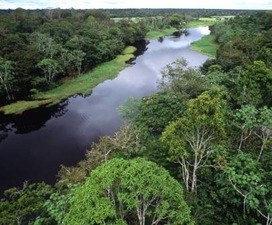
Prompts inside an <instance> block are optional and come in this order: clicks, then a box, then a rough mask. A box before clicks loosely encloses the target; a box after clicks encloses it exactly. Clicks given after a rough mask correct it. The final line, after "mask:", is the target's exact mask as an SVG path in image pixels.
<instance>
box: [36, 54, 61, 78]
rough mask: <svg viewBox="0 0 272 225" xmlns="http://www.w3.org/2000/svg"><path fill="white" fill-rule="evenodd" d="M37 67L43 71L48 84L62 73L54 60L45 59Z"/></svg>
mask: <svg viewBox="0 0 272 225" xmlns="http://www.w3.org/2000/svg"><path fill="white" fill-rule="evenodd" d="M37 67H38V68H40V69H41V70H42V71H43V73H44V77H45V79H46V80H47V81H48V82H51V81H53V80H54V77H55V76H56V75H57V74H58V73H60V72H62V68H61V66H60V65H59V63H58V62H57V61H56V60H54V59H43V60H42V61H41V62H39V63H38V64H37Z"/></svg>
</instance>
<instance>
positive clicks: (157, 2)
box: [0, 0, 272, 9]
mask: <svg viewBox="0 0 272 225" xmlns="http://www.w3.org/2000/svg"><path fill="white" fill-rule="evenodd" d="M18 7H21V8H26V9H37V8H47V7H53V8H57V7H59V8H75V9H89V8H221V9H272V1H271V0H224V1H223V0H220V1H219V0H191V1H187V0H186V1H185V0H179V1H178V0H167V1H165V0H148V1H145V2H143V1H131V0H76V1H74V0H46V1H45V0H0V9H8V8H11V9H15V8H18Z"/></svg>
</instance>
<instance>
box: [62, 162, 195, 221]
mask: <svg viewBox="0 0 272 225" xmlns="http://www.w3.org/2000/svg"><path fill="white" fill-rule="evenodd" d="M70 204H71V206H70V211H69V212H68V213H67V214H66V215H65V218H64V222H66V223H67V224H74V225H79V224H130V223H131V222H132V220H133V218H134V219H136V221H138V222H137V223H138V224H140V225H145V224H152V225H155V224H161V223H163V224H193V222H192V221H191V218H190V210H189V207H188V206H187V204H186V202H185V201H184V199H183V190H182V187H181V185H180V184H179V183H178V182H177V181H176V180H174V179H173V178H172V177H171V176H170V175H169V173H168V172H167V171H166V170H165V169H163V168H162V167H159V166H158V165H156V164H155V163H153V162H149V161H146V160H144V159H142V158H136V159H133V160H124V159H117V158H115V159H112V160H110V161H108V162H107V163H105V164H103V165H101V166H99V167H97V168H96V169H95V170H94V171H93V172H92V173H91V175H90V177H89V178H88V179H87V181H86V182H85V184H83V185H82V186H80V187H79V188H77V189H76V190H75V192H74V193H73V195H72V198H71V201H70ZM128 221H129V222H130V223H127V222H128Z"/></svg>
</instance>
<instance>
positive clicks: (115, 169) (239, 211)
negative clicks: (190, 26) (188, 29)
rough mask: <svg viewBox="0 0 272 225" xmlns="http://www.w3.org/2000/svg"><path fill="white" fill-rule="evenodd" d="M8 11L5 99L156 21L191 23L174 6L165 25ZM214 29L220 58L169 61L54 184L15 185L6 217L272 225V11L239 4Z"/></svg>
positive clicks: (112, 50) (0, 25) (83, 64)
mask: <svg viewBox="0 0 272 225" xmlns="http://www.w3.org/2000/svg"><path fill="white" fill-rule="evenodd" d="M110 13H112V12H110ZM124 15H125V13H124ZM152 16H153V15H152ZM0 17H1V19H0V36H1V40H3V41H1V43H0V56H1V58H0V82H1V83H0V84H1V89H0V91H1V99H3V96H5V99H6V101H5V103H4V102H3V103H2V104H6V103H7V102H9V101H11V100H13V99H18V98H28V97H29V96H30V95H31V93H33V92H35V91H40V90H41V91H42V90H46V89H50V88H52V87H53V86H55V85H58V84H59V82H61V80H62V79H65V77H66V76H67V77H70V76H78V74H80V73H81V72H82V71H87V70H89V69H91V68H93V67H94V66H95V65H98V64H100V63H102V62H104V61H107V60H110V59H112V58H114V57H115V56H116V55H118V54H119V53H120V52H121V51H122V50H123V49H124V47H125V46H126V45H131V44H133V43H135V42H136V41H138V40H142V39H143V38H144V37H145V35H146V33H147V32H148V31H149V29H150V26H151V25H154V24H160V25H159V26H162V25H163V26H166V27H168V26H173V27H176V28H178V29H180V28H183V27H184V26H186V20H185V17H184V15H179V14H176V12H175V14H171V15H167V16H165V20H158V21H160V23H155V22H154V21H157V20H152V18H146V20H140V21H138V22H137V23H135V22H133V21H131V20H122V19H121V20H117V21H116V20H111V19H110V18H111V16H110V15H109V14H108V13H105V12H101V11H96V10H94V11H93V10H91V11H85V12H79V13H76V12H73V13H71V12H67V11H58V10H55V11H53V13H52V12H51V13H50V12H48V11H43V12H42V13H41V12H35V11H34V12H28V11H24V10H22V9H17V10H15V11H12V12H8V13H7V12H4V13H3V12H2V13H1V14H0ZM150 19H151V22H150V24H151V25H150V24H149V23H148V21H150ZM22 21H24V22H22ZM83 21H84V22H83ZM152 21H153V22H152ZM162 21H164V22H163V23H162ZM183 22H184V23H183ZM148 24H149V25H150V26H149V27H148V26H147V25H148ZM210 30H211V35H212V37H213V39H214V42H216V43H217V44H218V49H217V53H216V57H215V58H211V59H209V60H207V61H206V62H205V63H204V65H203V66H202V67H201V68H200V69H196V68H191V67H189V66H188V63H187V62H186V60H184V59H179V60H177V61H175V62H173V63H171V64H169V65H167V66H166V67H165V68H164V69H163V71H162V78H161V80H160V81H159V92H157V93H155V94H153V95H150V96H146V97H144V98H142V99H134V98H129V99H128V100H127V102H126V104H125V105H124V106H122V107H120V108H119V110H120V112H121V114H122V118H123V125H122V126H121V128H120V130H119V131H117V132H116V133H115V134H113V135H111V136H103V137H101V138H100V140H99V142H97V143H93V144H92V145H91V146H90V148H89V149H88V150H87V151H86V156H85V159H84V160H82V161H80V162H79V163H78V164H77V165H75V166H73V167H67V166H65V165H62V166H61V168H60V170H59V173H58V175H57V182H56V184H55V185H49V184H45V183H28V182H25V183H24V184H23V185H22V187H14V188H11V189H8V190H6V191H5V192H4V195H3V197H2V198H1V201H0V224H1V225H2V224H3V225H4V224H11V225H12V224H35V225H40V224H41V225H44V224H45V225H47V224H48V225H51V224H52V225H53V224H67V225H70V224H71V225H77V224H78V225H82V224H94V225H99V224H115V225H125V224H129V225H134V224H135V225H136V224H140V225H145V224H146V225H161V224H177V225H178V224H201V225H210V224H226V225H227V224H233V225H236V224H237V225H238V224H239V225H247V224H266V225H271V224H272V172H271V171H272V108H271V107H272V100H271V99H272V96H271V95H272V39H271V35H272V13H271V12H257V13H254V14H252V13H248V14H241V13H240V12H239V14H237V15H236V16H235V17H231V18H229V19H226V20H224V21H221V22H219V23H216V24H215V25H213V26H211V27H210ZM113 43H114V44H113ZM22 56H23V57H22ZM33 65H34V66H33ZM3 71H5V72H3Z"/></svg>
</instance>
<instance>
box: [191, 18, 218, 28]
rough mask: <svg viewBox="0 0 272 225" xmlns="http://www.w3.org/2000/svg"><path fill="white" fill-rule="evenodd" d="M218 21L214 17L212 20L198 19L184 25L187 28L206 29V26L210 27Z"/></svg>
mask: <svg viewBox="0 0 272 225" xmlns="http://www.w3.org/2000/svg"><path fill="white" fill-rule="evenodd" d="M217 21H218V20H217V19H216V18H214V17H212V18H210V17H209V18H208V17H207V18H206V17H205V18H204V17H203V18H199V19H198V20H192V21H190V22H188V23H187V24H186V27H187V28H194V27H206V26H211V25H213V24H215V23H216V22H217Z"/></svg>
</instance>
